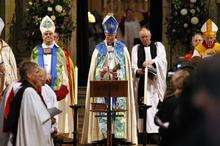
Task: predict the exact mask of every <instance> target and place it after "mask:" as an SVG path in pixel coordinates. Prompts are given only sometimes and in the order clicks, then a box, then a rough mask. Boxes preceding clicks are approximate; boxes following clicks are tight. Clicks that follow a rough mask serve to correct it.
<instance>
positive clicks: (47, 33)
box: [31, 16, 73, 136]
mask: <svg viewBox="0 0 220 146" xmlns="http://www.w3.org/2000/svg"><path fill="white" fill-rule="evenodd" d="M40 31H41V34H42V39H43V43H42V44H40V45H37V46H36V47H35V48H34V49H33V52H32V55H31V56H32V59H33V61H34V62H36V63H38V64H39V66H40V67H42V68H44V69H45V70H46V72H47V83H48V85H50V87H51V88H52V89H53V90H54V91H55V93H56V95H57V100H58V101H59V102H58V107H59V109H60V110H62V111H63V112H62V113H61V114H60V115H59V118H58V130H59V132H60V133H65V135H68V136H71V135H70V134H71V132H72V127H73V119H72V117H73V116H72V111H71V108H70V107H69V105H70V104H71V99H70V98H68V97H69V96H68V93H69V91H68V90H69V85H68V75H67V71H66V62H65V54H64V52H63V50H62V49H61V48H60V47H59V46H58V45H57V44H56V43H55V42H54V32H55V24H54V22H53V21H52V20H51V18H50V17H49V16H45V17H44V18H43V19H42V22H41V24H40ZM67 96H68V97H67ZM65 97H67V98H65Z"/></svg>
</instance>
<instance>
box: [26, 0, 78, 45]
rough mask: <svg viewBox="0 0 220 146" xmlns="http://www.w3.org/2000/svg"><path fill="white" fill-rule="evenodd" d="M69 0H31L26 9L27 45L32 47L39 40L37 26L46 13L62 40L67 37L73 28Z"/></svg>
mask: <svg viewBox="0 0 220 146" xmlns="http://www.w3.org/2000/svg"><path fill="white" fill-rule="evenodd" d="M70 10H71V0H32V1H29V2H28V3H27V9H26V18H25V19H26V27H25V31H26V33H25V34H26V38H27V39H28V41H27V42H28V46H29V47H32V48H33V47H34V46H35V45H37V44H38V43H40V42H41V32H40V30H39V26H40V23H41V20H42V18H43V17H44V16H46V15H48V16H50V17H51V19H52V20H53V21H54V23H55V25H56V32H58V33H59V34H60V36H61V38H62V40H64V41H65V40H66V39H69V38H70V37H71V33H72V31H73V29H74V28H75V24H74V23H73V21H72V18H71V14H70V13H69V12H70Z"/></svg>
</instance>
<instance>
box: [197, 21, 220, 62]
mask: <svg viewBox="0 0 220 146" xmlns="http://www.w3.org/2000/svg"><path fill="white" fill-rule="evenodd" d="M201 31H202V33H203V38H204V41H203V42H202V43H201V44H199V45H197V46H196V47H195V50H194V52H193V57H194V56H199V57H201V58H205V57H209V56H213V55H215V54H220V44H219V43H218V42H217V41H216V33H217V31H218V27H217V25H216V24H215V23H214V22H213V21H212V20H211V19H208V20H207V21H206V22H205V23H204V24H203V26H202V28H201Z"/></svg>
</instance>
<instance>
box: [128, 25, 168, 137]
mask: <svg viewBox="0 0 220 146" xmlns="http://www.w3.org/2000/svg"><path fill="white" fill-rule="evenodd" d="M139 36H140V39H141V42H142V44H138V45H135V46H134V47H133V48H132V68H133V75H134V89H135V97H136V98H137V99H136V100H137V101H138V102H139V104H143V103H144V104H146V105H149V106H151V107H150V108H149V109H148V110H147V123H146V127H147V133H158V126H156V125H155V123H154V116H155V114H156V112H157V105H158V102H159V101H163V98H164V93H165V90H166V73H167V60H166V51H165V47H164V46H163V44H162V43H161V42H155V43H154V42H151V33H150V30H148V29H146V28H142V29H141V30H140V32H139ZM148 67H151V68H154V69H155V70H156V76H154V77H153V78H149V75H150V74H151V73H150V72H148ZM142 126H143V125H142V124H141V122H140V120H139V122H138V127H139V132H142V130H143V129H142V128H143V127H142ZM141 127H142V128H141Z"/></svg>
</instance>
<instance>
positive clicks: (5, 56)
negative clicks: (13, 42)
mask: <svg viewBox="0 0 220 146" xmlns="http://www.w3.org/2000/svg"><path fill="white" fill-rule="evenodd" d="M4 26H5V24H4V22H3V20H2V19H1V17H0V36H1V33H2V31H3V29H4ZM0 80H1V81H0V101H1V98H2V93H3V91H4V89H5V88H6V87H7V86H8V85H10V84H11V83H12V82H13V81H15V80H17V65H16V61H15V57H14V54H13V52H12V49H11V48H10V46H9V45H8V44H7V43H6V42H5V41H4V40H3V39H1V38H0Z"/></svg>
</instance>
